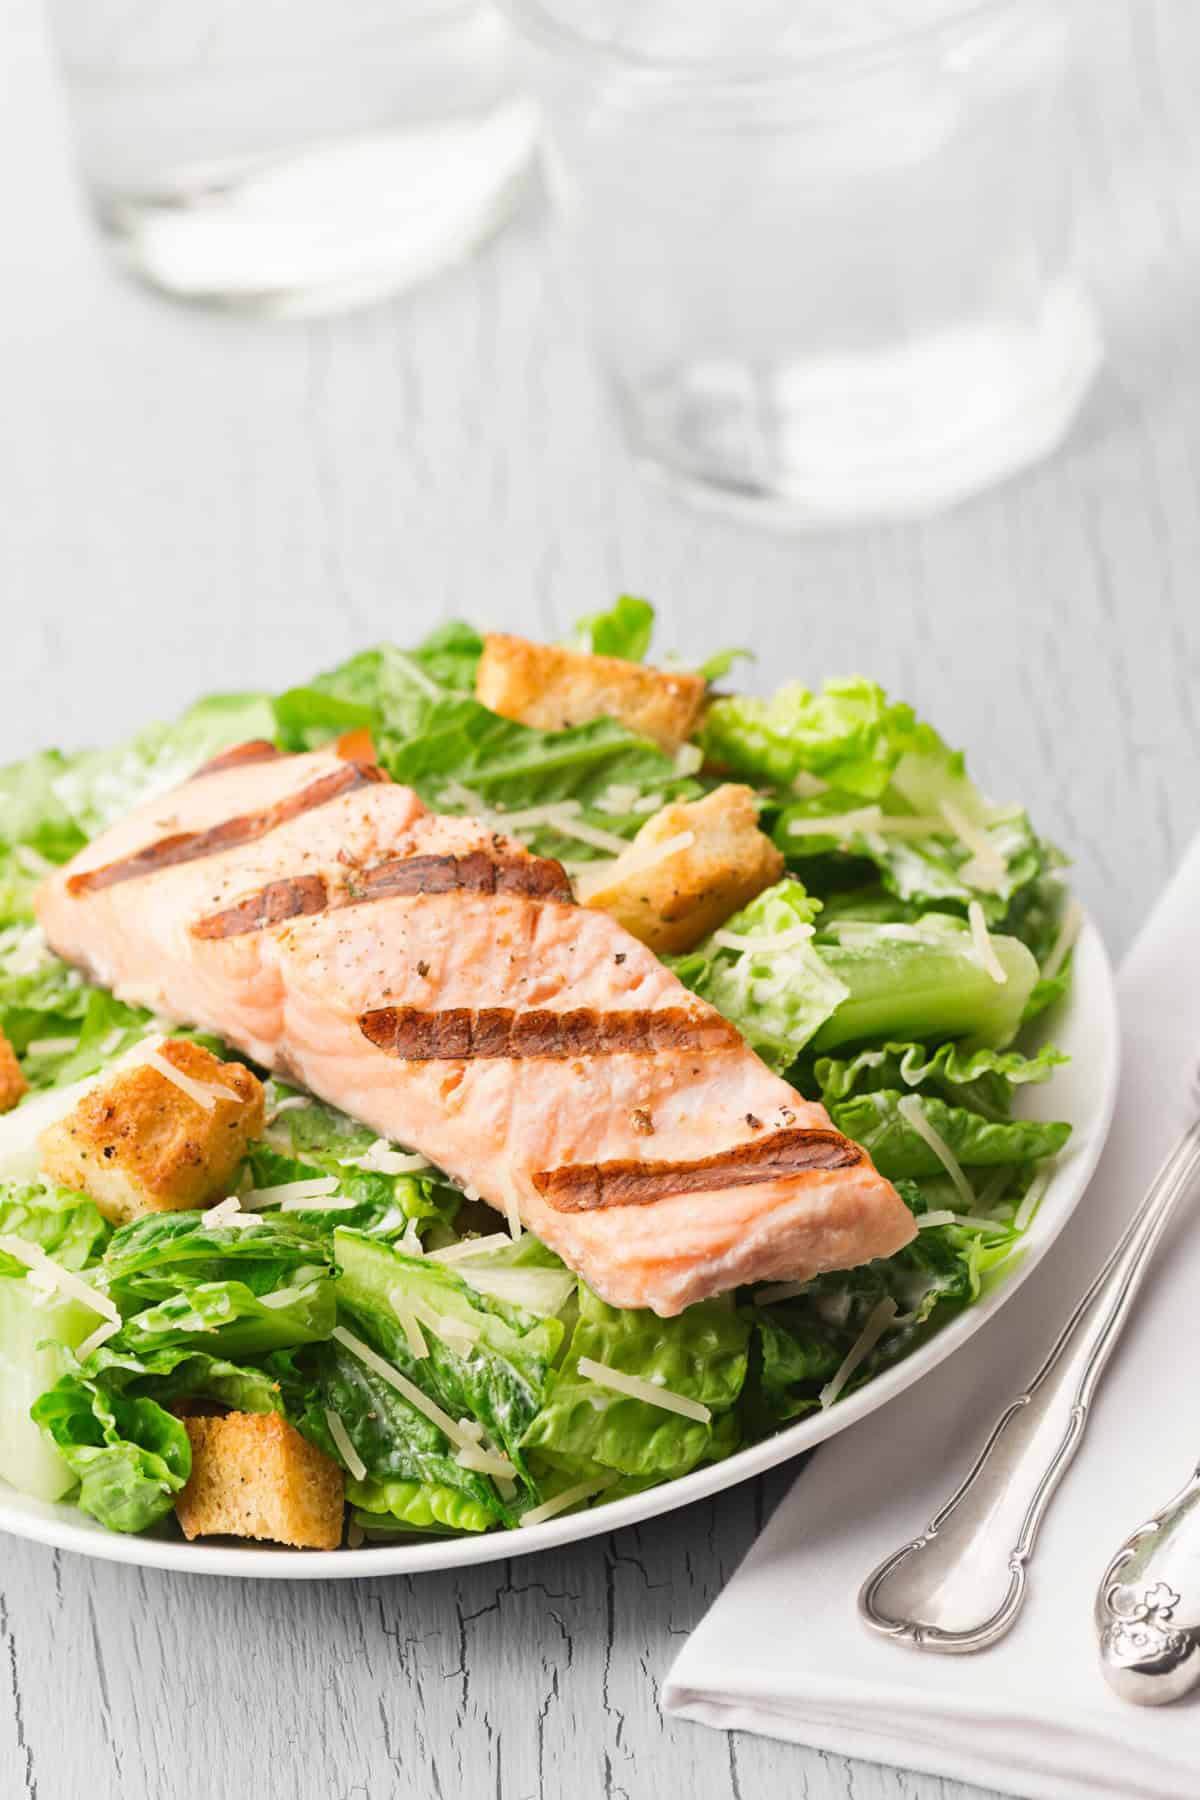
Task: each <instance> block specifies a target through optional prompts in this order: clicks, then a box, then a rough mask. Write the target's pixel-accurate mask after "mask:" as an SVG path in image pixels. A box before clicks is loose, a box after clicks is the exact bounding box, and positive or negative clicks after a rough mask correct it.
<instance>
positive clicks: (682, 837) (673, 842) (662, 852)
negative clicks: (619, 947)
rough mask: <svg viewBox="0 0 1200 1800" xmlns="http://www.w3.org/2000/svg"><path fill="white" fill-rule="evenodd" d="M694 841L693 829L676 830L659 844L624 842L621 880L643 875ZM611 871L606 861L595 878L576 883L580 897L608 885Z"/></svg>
mask: <svg viewBox="0 0 1200 1800" xmlns="http://www.w3.org/2000/svg"><path fill="white" fill-rule="evenodd" d="M695 841H696V834H695V832H694V831H677V832H676V833H675V835H674V837H669V838H664V839H663V841H662V843H661V844H633V845H629V844H624V845H622V849H623V850H624V852H625V854H624V856H623V857H622V858H621V859H620V862H621V867H620V870H619V874H620V879H621V880H622V881H628V880H631V879H632V877H633V876H635V875H644V874H645V873H646V870H647V869H653V868H656V867H657V865H658V864H659V863H660V862H665V861H666V860H667V858H668V857H669V856H676V855H678V854H679V852H680V851H681V850H689V849H690V848H691V846H692V845H693V844H694V843H695ZM612 873H613V865H612V864H611V863H606V864H605V865H604V867H603V868H598V869H597V871H596V875H595V878H594V879H592V878H590V877H588V878H585V879H584V880H582V881H581V882H579V883H577V888H578V891H579V897H580V899H581V900H582V899H586V898H587V896H588V895H590V894H598V893H600V892H601V891H602V890H603V889H604V888H605V887H607V885H608V877H609V876H610V875H611V874H612Z"/></svg>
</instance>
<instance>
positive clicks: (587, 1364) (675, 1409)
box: [575, 1356, 712, 1425]
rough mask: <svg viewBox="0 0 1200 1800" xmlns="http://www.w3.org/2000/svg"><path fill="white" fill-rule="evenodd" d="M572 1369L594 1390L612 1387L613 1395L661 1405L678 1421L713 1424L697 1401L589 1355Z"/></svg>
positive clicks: (710, 1415) (705, 1407) (710, 1412)
mask: <svg viewBox="0 0 1200 1800" xmlns="http://www.w3.org/2000/svg"><path fill="white" fill-rule="evenodd" d="M575 1366H576V1368H577V1369H578V1370H579V1373H580V1374H581V1375H582V1376H583V1378H584V1380H585V1381H594V1382H595V1384H596V1386H597V1387H603V1388H611V1390H612V1392H613V1393H614V1394H627V1395H628V1396H629V1398H630V1399H631V1400H645V1401H647V1402H648V1403H649V1405H651V1406H660V1407H661V1408H662V1410H663V1411H664V1412H672V1413H678V1414H679V1415H680V1417H681V1418H684V1419H695V1420H697V1422H698V1423H699V1424H701V1425H709V1424H711V1423H712V1411H711V1409H710V1408H709V1407H707V1406H704V1405H702V1404H701V1402H700V1401H699V1400H689V1399H688V1397H687V1395H686V1394H677V1393H675V1392H674V1390H673V1389H672V1388H668V1387H659V1386H658V1384H657V1383H656V1382H653V1381H643V1380H642V1378H641V1376H640V1375H627V1374H626V1373H625V1372H624V1370H623V1369H610V1368H609V1366H608V1364H607V1363H602V1362H596V1361H594V1360H593V1358H592V1357H590V1356H581V1357H580V1358H579V1359H578V1361H577V1363H576V1365H575Z"/></svg>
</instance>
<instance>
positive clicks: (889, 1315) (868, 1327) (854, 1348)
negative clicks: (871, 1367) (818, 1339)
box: [821, 1295, 896, 1408]
mask: <svg viewBox="0 0 1200 1800" xmlns="http://www.w3.org/2000/svg"><path fill="white" fill-rule="evenodd" d="M895 1317H896V1302H895V1301H894V1300H893V1299H892V1298H891V1296H890V1295H889V1296H888V1297H887V1299H886V1300H881V1301H880V1302H879V1303H878V1305H877V1306H875V1307H873V1308H872V1310H871V1314H870V1316H869V1318H868V1319H867V1322H866V1324H865V1325H864V1326H863V1328H862V1330H861V1331H860V1332H859V1334H858V1336H857V1338H855V1340H854V1342H853V1344H851V1346H850V1348H849V1350H848V1351H847V1352H846V1355H845V1357H844V1358H843V1361H842V1365H841V1367H840V1368H839V1370H838V1372H837V1374H836V1375H835V1376H834V1377H833V1380H832V1381H827V1382H826V1384H825V1386H824V1387H823V1388H822V1389H821V1406H822V1407H823V1408H824V1407H829V1406H832V1405H833V1403H834V1401H835V1400H836V1399H837V1397H838V1395H839V1394H840V1393H841V1391H842V1389H843V1388H844V1387H845V1385H846V1383H847V1382H848V1381H849V1379H850V1377H851V1376H852V1375H853V1373H854V1371H855V1369H857V1368H858V1366H859V1364H860V1363H861V1362H862V1361H863V1360H864V1359H865V1358H866V1357H868V1356H870V1354H871V1352H872V1350H873V1349H874V1348H875V1346H876V1344H877V1343H878V1342H879V1340H880V1338H881V1337H882V1336H883V1334H884V1332H885V1331H886V1330H887V1329H888V1326H889V1325H891V1324H892V1322H893V1320H894V1319H895Z"/></svg>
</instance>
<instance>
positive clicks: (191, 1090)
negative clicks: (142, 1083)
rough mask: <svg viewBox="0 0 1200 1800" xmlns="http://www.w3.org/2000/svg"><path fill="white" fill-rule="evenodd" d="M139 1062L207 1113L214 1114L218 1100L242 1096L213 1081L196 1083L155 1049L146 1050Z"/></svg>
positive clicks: (235, 1098) (236, 1098) (237, 1098)
mask: <svg viewBox="0 0 1200 1800" xmlns="http://www.w3.org/2000/svg"><path fill="white" fill-rule="evenodd" d="M138 1060H139V1061H140V1062H143V1063H147V1064H148V1065H149V1067H150V1068H152V1069H157V1071H158V1073H159V1074H160V1075H163V1076H165V1077H166V1079H167V1080H168V1081H171V1082H174V1084H175V1086H176V1087H177V1088H179V1089H180V1091H181V1092H182V1093H185V1094H186V1095H187V1096H188V1099H189V1100H194V1101H195V1102H196V1104H197V1106H202V1107H203V1108H204V1110H205V1112H212V1110H213V1108H214V1107H215V1106H216V1104H217V1101H218V1100H235V1101H237V1100H240V1095H238V1094H235V1093H234V1092H233V1090H232V1089H231V1088H227V1087H221V1086H220V1084H219V1083H217V1082H213V1081H196V1080H194V1079H193V1077H192V1076H191V1075H185V1074H184V1073H183V1070H182V1069H177V1068H176V1067H175V1065H174V1063H173V1062H169V1061H168V1060H167V1058H166V1057H165V1056H164V1055H163V1054H162V1051H161V1050H156V1049H154V1048H153V1047H152V1048H150V1049H148V1050H145V1051H144V1052H143V1054H142V1055H141V1056H140V1057H139V1059H138Z"/></svg>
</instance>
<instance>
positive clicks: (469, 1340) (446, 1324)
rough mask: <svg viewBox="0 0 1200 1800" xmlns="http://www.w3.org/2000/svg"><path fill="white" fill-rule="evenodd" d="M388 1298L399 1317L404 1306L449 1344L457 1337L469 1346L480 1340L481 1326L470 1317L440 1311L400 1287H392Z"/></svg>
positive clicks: (419, 1321) (417, 1320)
mask: <svg viewBox="0 0 1200 1800" xmlns="http://www.w3.org/2000/svg"><path fill="white" fill-rule="evenodd" d="M388 1299H389V1301H390V1302H391V1305H392V1310H393V1311H394V1312H395V1313H396V1315H397V1317H399V1314H400V1311H401V1309H402V1308H403V1309H404V1310H405V1311H407V1312H408V1313H410V1314H411V1315H412V1317H413V1319H414V1320H415V1321H416V1322H417V1323H418V1324H420V1325H425V1326H427V1327H428V1329H429V1330H430V1331H432V1332H433V1334H434V1336H435V1337H440V1338H445V1340H446V1342H447V1343H449V1344H453V1343H454V1341H455V1340H456V1339H457V1340H458V1342H459V1343H462V1344H466V1345H468V1346H469V1345H471V1344H475V1343H477V1342H478V1341H479V1334H480V1329H481V1328H480V1326H478V1325H476V1324H475V1323H474V1322H473V1321H472V1320H470V1319H456V1318H454V1317H453V1315H452V1314H449V1313H440V1312H438V1310H437V1308H436V1307H435V1306H430V1304H429V1302H428V1301H427V1300H415V1299H413V1298H412V1297H411V1296H410V1295H406V1294H405V1293H404V1292H403V1291H402V1290H401V1289H399V1288H392V1290H391V1291H390V1293H389V1294H388Z"/></svg>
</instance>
